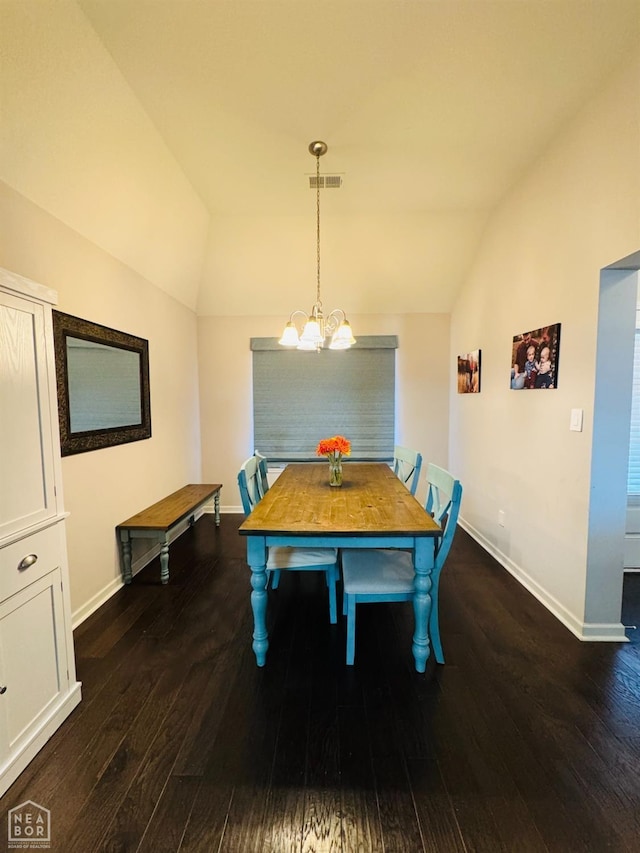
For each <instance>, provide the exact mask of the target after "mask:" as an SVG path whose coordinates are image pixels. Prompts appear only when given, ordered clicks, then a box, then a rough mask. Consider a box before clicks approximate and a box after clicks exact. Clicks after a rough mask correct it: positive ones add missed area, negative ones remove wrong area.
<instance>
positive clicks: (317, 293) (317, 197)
mask: <svg viewBox="0 0 640 853" xmlns="http://www.w3.org/2000/svg"><path fill="white" fill-rule="evenodd" d="M316 261H317V286H316V302H320V154H319V153H316Z"/></svg>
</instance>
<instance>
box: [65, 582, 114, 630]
mask: <svg viewBox="0 0 640 853" xmlns="http://www.w3.org/2000/svg"><path fill="white" fill-rule="evenodd" d="M123 586H124V582H123V580H122V578H115V579H114V580H112V581H110V582H109V583H108V584H107V585H106V586H105V587H104V588H103V589H101V590H100V592H98V593H96V594H95V595H94V596H93V598H90V599H89V601H87V602H86V604H83V605H82V607H79V608H78V609H77V610H75V611H74V612H73V613H72V614H71V628H72V629H73V630H74V631H75V629H76V628H77V627H78V625H82V623H83V622H84V620H85V619H88V618H89V616H91V614H92V613H95V612H96V610H98V608H99V607H102V605H103V604H104V603H105V602H106V601H108V600H109V599H110V598H111V596H112V595H115V593H116V592H117V591H118V590H119V589H120V588H121V587H123Z"/></svg>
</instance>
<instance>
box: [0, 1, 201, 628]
mask: <svg viewBox="0 0 640 853" xmlns="http://www.w3.org/2000/svg"><path fill="white" fill-rule="evenodd" d="M0 55H1V56H2V75H0V102H1V103H2V121H0V150H1V151H2V156H1V157H0V179H1V180H3V181H4V183H2V184H0V263H1V264H2V265H3V266H4V267H6V268H8V269H10V270H13V271H15V272H17V273H20V274H21V275H24V276H27V277H28V278H31V279H34V280H35V281H39V282H42V283H43V284H46V285H47V286H49V287H51V288H53V289H55V290H57V291H58V296H59V304H58V308H59V309H60V310H61V311H64V312H66V313H69V314H74V315H77V316H80V317H82V318H84V319H87V320H90V321H92V322H95V323H100V324H102V325H106V326H111V327H114V328H116V329H120V330H122V331H125V332H128V333H130V334H134V335H138V336H140V337H143V338H147V339H148V340H149V360H150V383H151V420H152V437H151V439H149V440H147V441H141V442H135V443H132V444H127V445H121V446H120V447H114V448H108V449H104V450H99V451H93V452H91V453H83V454H79V455H77V456H70V457H67V458H65V459H64V460H63V464H62V473H63V481H64V489H65V505H66V509H67V510H68V511H69V512H70V513H71V515H70V518H69V524H68V527H67V530H68V550H69V562H70V577H71V602H72V609H73V611H74V621H75V622H77V621H78V620H79V619H81V618H82V617H83V616H85V615H86V614H87V613H88V612H90V610H91V609H92V608H94V607H95V606H97V605H98V604H99V603H100V602H101V601H102V600H103V599H104V597H105V596H107V595H109V594H110V593H111V592H113V591H114V589H115V588H117V586H118V585H119V584H120V568H119V561H118V555H117V549H116V538H115V530H114V528H115V525H116V524H118V523H119V522H121V521H124V520H125V519H126V518H128V517H129V516H130V515H132V514H133V513H135V512H137V511H139V510H141V509H143V508H144V507H145V506H147V505H148V504H150V503H152V502H154V501H156V500H159V499H160V498H162V497H164V496H165V495H167V494H169V493H170V492H171V491H173V490H175V489H177V488H179V487H180V486H183V485H185V484H186V483H188V482H199V481H200V425H199V417H200V413H199V401H198V364H197V351H196V341H195V338H196V321H195V314H194V310H195V304H196V296H197V288H198V284H199V280H200V274H201V269H202V261H203V258H204V249H205V245H206V237H207V232H208V226H209V216H208V213H207V211H206V210H205V208H204V206H203V204H202V202H201V200H200V199H199V198H198V196H197V195H196V193H195V192H194V190H193V188H192V187H191V185H190V184H189V182H188V181H187V180H186V178H185V176H184V174H183V172H182V170H181V169H180V168H179V167H178V165H177V163H176V161H175V160H174V159H173V157H172V155H171V153H170V152H169V150H168V149H167V147H166V145H165V144H164V142H163V141H162V139H161V138H160V136H159V135H158V133H157V132H156V130H155V128H154V126H153V125H152V123H151V122H150V121H149V119H148V117H147V115H146V114H145V113H144V112H143V111H142V109H141V108H140V106H139V104H138V102H137V101H136V99H135V97H134V96H133V93H132V92H131V90H130V89H129V87H128V85H127V84H126V83H125V81H124V79H123V78H122V75H121V74H120V72H119V70H118V69H117V67H116V65H115V63H114V62H113V60H112V59H111V56H110V55H109V53H108V52H107V51H106V50H105V48H104V47H103V45H102V43H101V42H100V41H99V40H98V38H97V37H96V35H95V32H94V31H93V29H92V28H91V26H90V25H89V23H88V21H87V19H86V18H85V17H84V15H83V14H82V13H81V12H80V10H79V9H78V7H77V5H76V4H75V3H73V2H69V0H57V1H56V3H42V2H31V0H25V2H22V3H2V4H0Z"/></svg>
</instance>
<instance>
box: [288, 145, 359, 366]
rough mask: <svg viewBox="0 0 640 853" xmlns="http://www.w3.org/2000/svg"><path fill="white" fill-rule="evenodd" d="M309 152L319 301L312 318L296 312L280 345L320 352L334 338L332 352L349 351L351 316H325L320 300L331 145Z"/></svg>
mask: <svg viewBox="0 0 640 853" xmlns="http://www.w3.org/2000/svg"><path fill="white" fill-rule="evenodd" d="M309 152H310V153H311V154H313V156H314V157H315V158H316V260H317V278H316V282H317V283H316V301H315V303H314V304H313V306H312V307H311V311H310V313H309V314H307V313H306V311H298V310H296V311H292V313H291V314H290V316H289V320H288V322H287V325H286V326H285V327H284V331H283V333H282V337H281V338H280V340H279V341H278V343H280V344H282V346H283V347H297V348H298V349H300V350H315V351H316V352H320V350H321V349H322V347H323V346H324V343H325V340H326V339H327V338H331V342H330V343H329V349H349V347H350V346H352V345H353V344H355V342H356V341H355V338H354V337H353V333H352V331H351V326H350V324H349V321H348V320H347V315H346V314H345V313H344V311H343V310H342V308H334V309H333V310H332V311H330V312H329V313H328V314H327V315H326V316H325V315H324V312H323V310H322V300H321V298H320V157H322V155H323V154H326V153H327V144H326V143H325V142H312V143H311V144H310V145H309ZM294 317H300V318H304V326H303V329H302V334H299V333H298V329H297V327H296V324H295V323H294Z"/></svg>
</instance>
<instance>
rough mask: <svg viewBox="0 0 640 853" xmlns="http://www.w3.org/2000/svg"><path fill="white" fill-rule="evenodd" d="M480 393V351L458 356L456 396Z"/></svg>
mask: <svg viewBox="0 0 640 853" xmlns="http://www.w3.org/2000/svg"><path fill="white" fill-rule="evenodd" d="M479 392H480V350H479V349H476V350H473V352H465V353H464V354H463V355H459V356H458V394H478V393H479Z"/></svg>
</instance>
